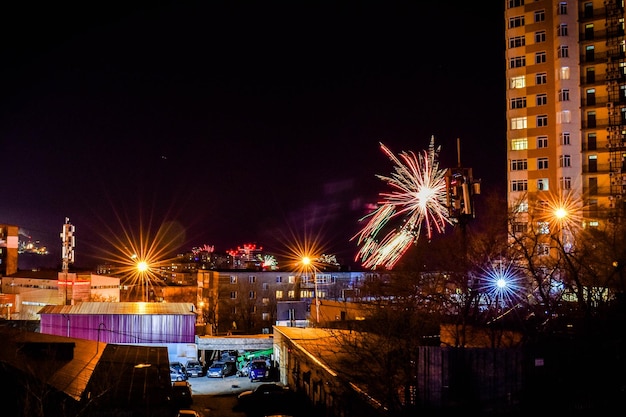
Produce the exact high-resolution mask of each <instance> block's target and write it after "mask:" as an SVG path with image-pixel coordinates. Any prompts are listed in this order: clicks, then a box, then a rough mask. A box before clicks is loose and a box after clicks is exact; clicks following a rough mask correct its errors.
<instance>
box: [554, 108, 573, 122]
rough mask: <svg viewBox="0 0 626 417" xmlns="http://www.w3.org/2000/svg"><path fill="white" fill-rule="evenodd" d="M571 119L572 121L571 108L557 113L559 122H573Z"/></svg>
mask: <svg viewBox="0 0 626 417" xmlns="http://www.w3.org/2000/svg"><path fill="white" fill-rule="evenodd" d="M571 121H572V112H570V111H569V110H563V111H560V112H557V113H556V123H557V124H564V123H571Z"/></svg>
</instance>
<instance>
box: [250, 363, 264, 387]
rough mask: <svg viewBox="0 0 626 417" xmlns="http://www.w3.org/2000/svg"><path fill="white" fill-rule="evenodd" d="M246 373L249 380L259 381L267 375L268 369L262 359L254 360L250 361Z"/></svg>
mask: <svg viewBox="0 0 626 417" xmlns="http://www.w3.org/2000/svg"><path fill="white" fill-rule="evenodd" d="M248 375H249V376H250V381H251V382H254V381H261V380H263V379H265V378H266V377H268V376H269V369H268V368H267V364H266V363H265V361H264V360H256V361H252V362H251V363H250V367H249V370H248Z"/></svg>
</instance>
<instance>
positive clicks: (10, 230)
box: [0, 224, 19, 278]
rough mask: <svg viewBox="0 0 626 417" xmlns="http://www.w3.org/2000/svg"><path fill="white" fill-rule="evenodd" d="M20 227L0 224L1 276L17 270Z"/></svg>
mask: <svg viewBox="0 0 626 417" xmlns="http://www.w3.org/2000/svg"><path fill="white" fill-rule="evenodd" d="M18 233H19V228H18V227H17V226H12V225H8V224H0V278H2V277H5V276H7V275H11V274H13V273H15V272H17V253H18V246H19V238H18Z"/></svg>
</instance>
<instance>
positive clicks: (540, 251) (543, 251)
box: [537, 243, 550, 256]
mask: <svg viewBox="0 0 626 417" xmlns="http://www.w3.org/2000/svg"><path fill="white" fill-rule="evenodd" d="M537 255H539V256H548V255H550V246H549V245H548V244H547V243H540V244H538V245H537Z"/></svg>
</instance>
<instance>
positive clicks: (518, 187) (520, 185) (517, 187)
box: [511, 180, 528, 191]
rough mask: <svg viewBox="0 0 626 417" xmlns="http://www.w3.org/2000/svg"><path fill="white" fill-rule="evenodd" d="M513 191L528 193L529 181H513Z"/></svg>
mask: <svg viewBox="0 0 626 417" xmlns="http://www.w3.org/2000/svg"><path fill="white" fill-rule="evenodd" d="M511 191H528V181H527V180H513V181H511Z"/></svg>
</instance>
